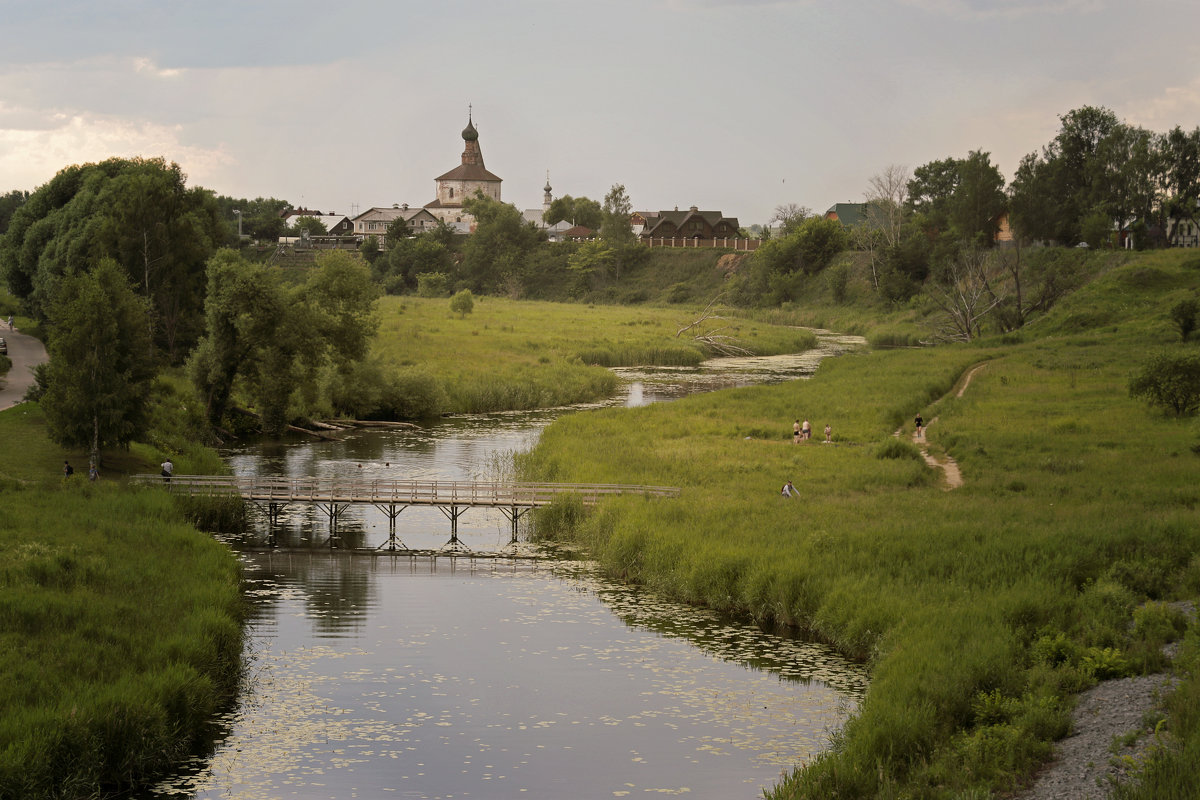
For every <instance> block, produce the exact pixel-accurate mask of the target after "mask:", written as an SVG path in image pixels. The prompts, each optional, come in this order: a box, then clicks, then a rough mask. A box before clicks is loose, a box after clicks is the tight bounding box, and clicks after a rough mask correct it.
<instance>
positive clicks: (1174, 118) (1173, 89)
mask: <svg viewBox="0 0 1200 800" xmlns="http://www.w3.org/2000/svg"><path fill="white" fill-rule="evenodd" d="M1127 111H1128V113H1127V114H1126V115H1125V121H1126V122H1128V123H1130V124H1132V125H1139V126H1141V127H1143V128H1149V129H1150V130H1152V131H1156V132H1158V133H1165V132H1166V131H1168V130H1169V129H1171V128H1174V127H1175V126H1176V125H1179V126H1180V127H1182V128H1184V129H1185V130H1186V129H1188V128H1191V127H1194V126H1196V125H1200V78H1194V79H1193V80H1192V82H1191V83H1187V84H1184V85H1182V86H1166V87H1163V88H1162V89H1160V90H1159V91H1158V93H1157V94H1151V95H1150V96H1148V97H1144V98H1139V99H1138V100H1137V101H1136V102H1131V103H1130V104H1129V107H1128V109H1127Z"/></svg>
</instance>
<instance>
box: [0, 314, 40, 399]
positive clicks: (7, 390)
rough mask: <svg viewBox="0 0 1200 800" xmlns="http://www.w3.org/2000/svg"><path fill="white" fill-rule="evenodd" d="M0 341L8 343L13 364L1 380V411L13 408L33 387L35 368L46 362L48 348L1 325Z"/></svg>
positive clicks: (17, 331)
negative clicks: (26, 391)
mask: <svg viewBox="0 0 1200 800" xmlns="http://www.w3.org/2000/svg"><path fill="white" fill-rule="evenodd" d="M0 339H4V340H5V341H6V342H8V357H9V359H10V360H11V361H12V362H13V365H12V369H10V370H9V371H8V374H7V375H5V376H4V377H2V378H0V411H3V410H4V409H6V408H12V407H13V406H15V405H16V404H17V403H19V402H21V399H22V398H23V397H25V390H27V389H28V388H29V387H30V386H32V385H33V368H34V367H35V366H37V365H38V364H41V363H43V362H44V361H45V360H46V348H45V347H43V346H42V343H41V342H40V341H38V340H37V339H35V338H33V337H32V336H27V335H26V334H24V333H21V332H20V331H19V330H15V331H10V330H9V329H8V326H7V325H0Z"/></svg>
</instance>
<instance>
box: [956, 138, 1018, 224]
mask: <svg viewBox="0 0 1200 800" xmlns="http://www.w3.org/2000/svg"><path fill="white" fill-rule="evenodd" d="M957 172H958V181H957V186H956V187H955V189H954V193H953V194H952V195H951V197H950V202H949V206H948V209H947V211H948V218H949V222H950V229H951V230H952V231H953V233H954V234H955V235H956V236H957V237H958V238H959V239H963V240H967V241H970V242H973V243H974V244H975V246H977V247H991V246H992V245H993V244H994V243H995V238H996V231H997V230H998V225H999V222H1000V217H1001V215H1002V214H1003V213H1004V211H1005V210H1006V209H1007V208H1008V198H1007V197H1006V196H1005V194H1004V176H1002V175H1001V174H1000V170H999V169H998V168H997V167H996V165H994V164H993V163H992V161H991V154H990V153H985V152H983V151H981V150H972V151H971V152H970V153H969V154H967V157H966V158H964V159H961V160H960V161H958V162H957Z"/></svg>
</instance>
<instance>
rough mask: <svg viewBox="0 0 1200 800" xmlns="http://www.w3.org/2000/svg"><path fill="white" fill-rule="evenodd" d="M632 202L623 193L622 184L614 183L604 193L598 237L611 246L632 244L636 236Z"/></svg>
mask: <svg viewBox="0 0 1200 800" xmlns="http://www.w3.org/2000/svg"><path fill="white" fill-rule="evenodd" d="M632 215H633V203H631V202H630V201H629V195H627V194H626V193H625V186H624V184H620V183H614V184H613V185H612V188H611V189H609V190H608V194H606V195H604V218H603V220H602V221H601V223H600V238H601V239H603V240H604V241H606V242H608V243H609V245H610V246H612V247H624V246H626V245H628V244H632V243H633V242H634V241H635V240H636V237H635V236H634V234H633V223H632V222H631V221H630V220H631V217H632Z"/></svg>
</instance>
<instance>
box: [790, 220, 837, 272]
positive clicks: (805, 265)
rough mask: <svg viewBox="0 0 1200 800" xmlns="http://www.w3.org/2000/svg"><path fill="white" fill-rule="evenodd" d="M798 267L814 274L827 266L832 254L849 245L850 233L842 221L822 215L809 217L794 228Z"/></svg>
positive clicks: (831, 259) (832, 256) (834, 254)
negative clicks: (798, 256) (798, 257)
mask: <svg viewBox="0 0 1200 800" xmlns="http://www.w3.org/2000/svg"><path fill="white" fill-rule="evenodd" d="M793 235H794V236H795V237H796V247H797V250H798V251H799V254H800V267H801V269H803V270H804V271H805V272H806V273H808V274H809V275H815V274H817V273H818V272H820V271H822V270H823V269H825V268H826V267H827V266H829V263H830V262H831V261H833V258H834V256H836V255H837V254H838V253H840V252H842V251H843V250H845V249H846V248H847V247H849V246H850V234H849V233H847V232H846V228H845V227H844V226H843V225H842V223H840V222H838V221H837V220H834V219H825V218H824V217H809V218H808V219H806V220H804V221H803V222H802V223H800V225H799V226H798V227H797V228H796V230H795V233H794V234H793Z"/></svg>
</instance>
